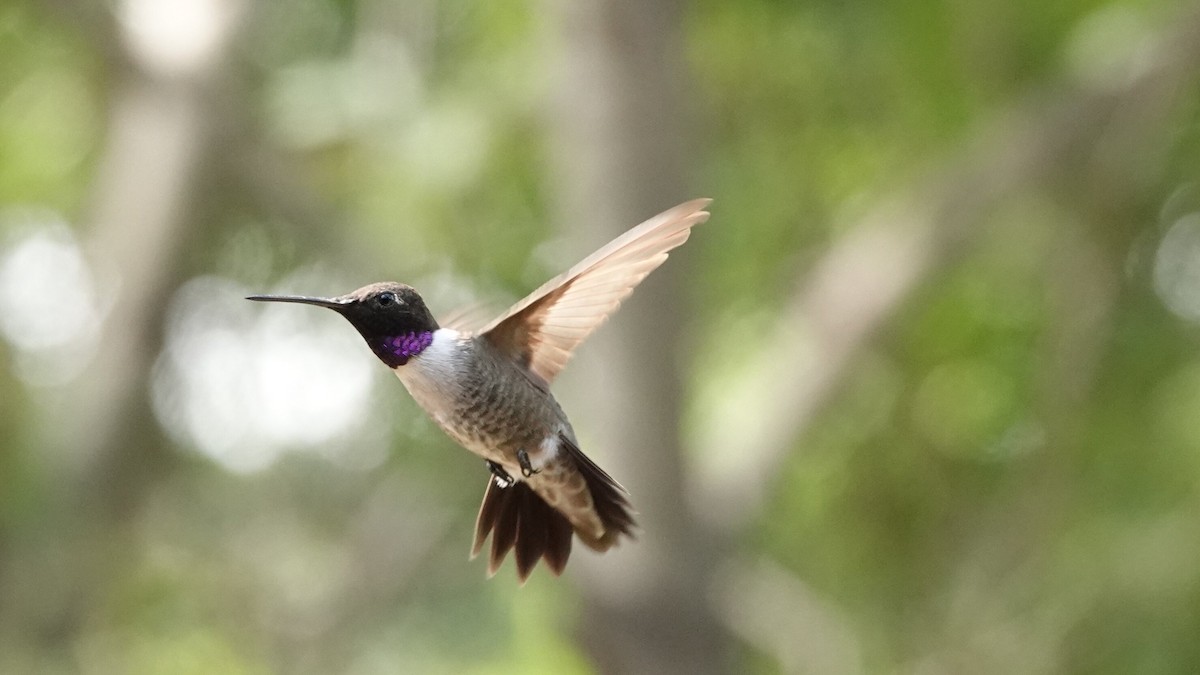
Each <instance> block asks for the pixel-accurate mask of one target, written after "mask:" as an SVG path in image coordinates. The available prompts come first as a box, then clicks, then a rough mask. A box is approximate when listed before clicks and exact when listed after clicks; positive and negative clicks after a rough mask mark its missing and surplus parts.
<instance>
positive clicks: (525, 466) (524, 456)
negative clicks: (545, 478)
mask: <svg viewBox="0 0 1200 675" xmlns="http://www.w3.org/2000/svg"><path fill="white" fill-rule="evenodd" d="M517 462H518V463H519V464H520V465H521V475H522V476H524V477H526V478H529V477H530V476H532V475H533V474H535V473H541V472H542V470H541V469H535V468H533V464H532V463H530V461H529V453H528V452H525V451H524V450H518V451H517Z"/></svg>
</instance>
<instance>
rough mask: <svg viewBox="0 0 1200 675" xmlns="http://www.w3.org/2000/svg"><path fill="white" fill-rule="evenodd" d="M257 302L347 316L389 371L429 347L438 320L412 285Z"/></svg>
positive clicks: (267, 297)
mask: <svg viewBox="0 0 1200 675" xmlns="http://www.w3.org/2000/svg"><path fill="white" fill-rule="evenodd" d="M246 299H247V300H256V301H258V302H294V303H300V304H305V305H316V306H318V307H327V308H329V309H332V310H333V311H335V312H337V313H338V314H341V315H342V316H344V317H346V320H347V321H349V322H350V323H351V324H353V325H354V327H355V328H356V329H358V332H359V334H361V335H362V336H363V339H364V340H366V341H367V344H368V345H369V346H370V347H371V350H372V351H374V352H375V355H376V356H378V357H379V358H380V360H382V361H383V362H384V363H386V364H387V365H388V367H389V368H396V367H398V366H402V365H404V364H406V363H408V360H409V359H410V358H412V357H414V356H416V355H417V354H420V353H421V351H422V350H424V349H425V348H426V347H428V346H429V344H430V343H431V342H432V341H433V332H434V331H435V330H437V329H438V324H437V320H436V319H434V318H433V314H432V313H431V312H430V311H429V308H428V307H426V306H425V301H424V300H423V299H421V296H420V294H419V293H417V291H416V289H414V288H413V287H412V286H408V285H406V284H400V283H396V282H394V281H383V282H379V283H376V284H371V285H369V286H363V287H362V288H360V289H358V290H356V291H354V292H352V293H347V294H346V295H341V296H338V297H335V298H317V297H309V296H303V295H251V296H248V297H247V298H246Z"/></svg>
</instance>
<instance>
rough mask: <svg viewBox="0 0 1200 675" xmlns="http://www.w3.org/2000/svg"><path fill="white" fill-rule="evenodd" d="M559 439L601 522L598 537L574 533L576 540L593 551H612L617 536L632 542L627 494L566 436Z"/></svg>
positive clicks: (631, 511)
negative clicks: (577, 472)
mask: <svg viewBox="0 0 1200 675" xmlns="http://www.w3.org/2000/svg"><path fill="white" fill-rule="evenodd" d="M559 438H560V439H561V440H562V446H561V447H563V448H565V449H566V451H567V452H568V454H570V456H571V459H573V460H575V466H576V468H578V469H579V472H580V473H581V474H583V478H584V480H586V481H587V486H588V491H589V492H591V493H592V505H593V508H595V509H596V514H597V515H598V516H600V522H602V523H604V534H603V535H602V536H600V537H599V538H596V537H592V536H589V535H588V534H587V533H584V532H577V534H578V535H579V539H580V541H582V542H583V543H584V544H586V545H587V546H588V548H590V549H592V550H594V551H600V552H604V551H607V550H608V549H610V548H612V547H613V546H614V545H615V544H616V543H617V539H618V538H620V536H621V535H625V536H626V537H629V538H630V539H633V529H634V527H635V526H636V523H635V522H634V520H633V507H632V506H631V505H630V504H629V499H628V498H627V497H626V495H628V494H629V492H628V491H627V490H626V489H625V488H623V487H621V484H620V483H618V482H617V481H615V480H613V477H612V476H610V475H608V473H606V472H605V471H604V469H601V468H600V467H599V466H597V464H596V463H595V462H593V461H592V460H591V459H590V458H588V456H587V455H585V454H583V451H582V450H580V449H579V448H578V447H576V445H575V444H574V443H572V442H571V439H569V438H567V437H566V436H560V437H559Z"/></svg>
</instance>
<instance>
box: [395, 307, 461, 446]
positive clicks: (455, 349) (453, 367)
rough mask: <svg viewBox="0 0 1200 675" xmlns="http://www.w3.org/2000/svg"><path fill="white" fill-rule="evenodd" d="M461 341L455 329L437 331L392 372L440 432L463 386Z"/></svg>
mask: <svg viewBox="0 0 1200 675" xmlns="http://www.w3.org/2000/svg"><path fill="white" fill-rule="evenodd" d="M462 339H463V338H462V335H461V334H460V333H459V332H458V331H456V330H454V329H451V328H439V329H438V330H436V331H434V333H433V342H431V343H430V345H429V346H428V347H426V348H425V349H424V350H423V351H422V352H421V353H420V354H418V355H416V356H414V357H413V358H411V359H409V361H408V363H407V364H405V365H403V366H400V367H399V368H396V369H395V373H396V377H398V378H400V381H401V382H403V383H404V388H405V389H408V393H410V394H412V397H413V399H415V400H416V401H417V404H418V405H420V406H421V407H422V408H424V409H425V412H427V413H429V416H430V417H432V418H433V419H434V421H435V422H437V423H438V425H439V426H442V427H443V428H444V427H445V426H446V421H447V420H446V419H444V415H445V414H448V413H449V412H450V411H451V410H452V409H453V401H454V400H455V396H456V395H457V394H458V390H459V387H460V386H461V384H460V383H461V382H462V371H463V368H464V367H465V359H466V358H467V352H466V350H465V348H464V347H463V346H462V344H461V342H462Z"/></svg>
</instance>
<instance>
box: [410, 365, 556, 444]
mask: <svg viewBox="0 0 1200 675" xmlns="http://www.w3.org/2000/svg"><path fill="white" fill-rule="evenodd" d="M425 356H430V357H437V356H439V354H437V353H434V354H428V355H426V354H422V355H421V356H420V357H417V358H415V359H413V360H412V361H410V362H409V363H408V364H407V365H404V366H401V367H400V368H398V369H397V370H396V374H397V376H399V378H400V380H401V381H402V382H403V383H404V385H405V387H406V388H407V389H408V391H409V393H411V394H412V396H413V398H414V399H415V400H416V401H417V404H418V405H420V406H421V407H422V408H423V409H424V410H425V412H427V413H428V414H429V416H430V417H431V418H432V419H433V420H434V422H436V423H437V425H438V426H439V427H441V428H442V430H443V431H445V432H446V433H447V434H448V435H449V436H450V437H451V438H453V439H454V440H455V441H457V442H458V443H459V444H460V445H462V446H463V447H465V448H466V449H468V450H470V451H471V452H474V453H475V454H477V455H480V456H481V457H484V458H486V459H490V460H492V461H495V462H500V463H502V464H505V465H512V464H513V463H514V462H515V458H516V453H517V450H520V449H524V450H526V451H527V452H529V453H531V454H533V453H535V452H536V451H537V449H538V447H539V445H540V444H541V442H542V441H543V440H544V439H546V438H547V437H551V436H555V435H557V433H559V431H560V430H563V429H566V430H568V431H567V433H570V432H569V429H570V427H569V425H567V423H566V419H565V417H564V416H563V414H562V410H561V409H560V408H559V407H558V403H557V402H556V401H555V400H554V398H553V397H552V396H551V395H550V394H549V393H548V392H546V391H544V390H542V389H540V388H538V387H537V386H536V385H534V384H533V383H532V382H530V381H529V380H528V379H527V378H526V377H525V376H523V375H522V374H521V373H520V371H519V370H518V369H517V368H518V367H517V366H516V364H508V363H504V362H500V361H497V360H494V359H491V358H486V356H490V355H485V358H480V357H479V355H477V354H471V353H469V352H467V353H462V352H458V353H456V354H455V356H456V358H453V359H448V358H441V359H438V358H429V359H426V358H423V357H425ZM472 357H473V358H472Z"/></svg>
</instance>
